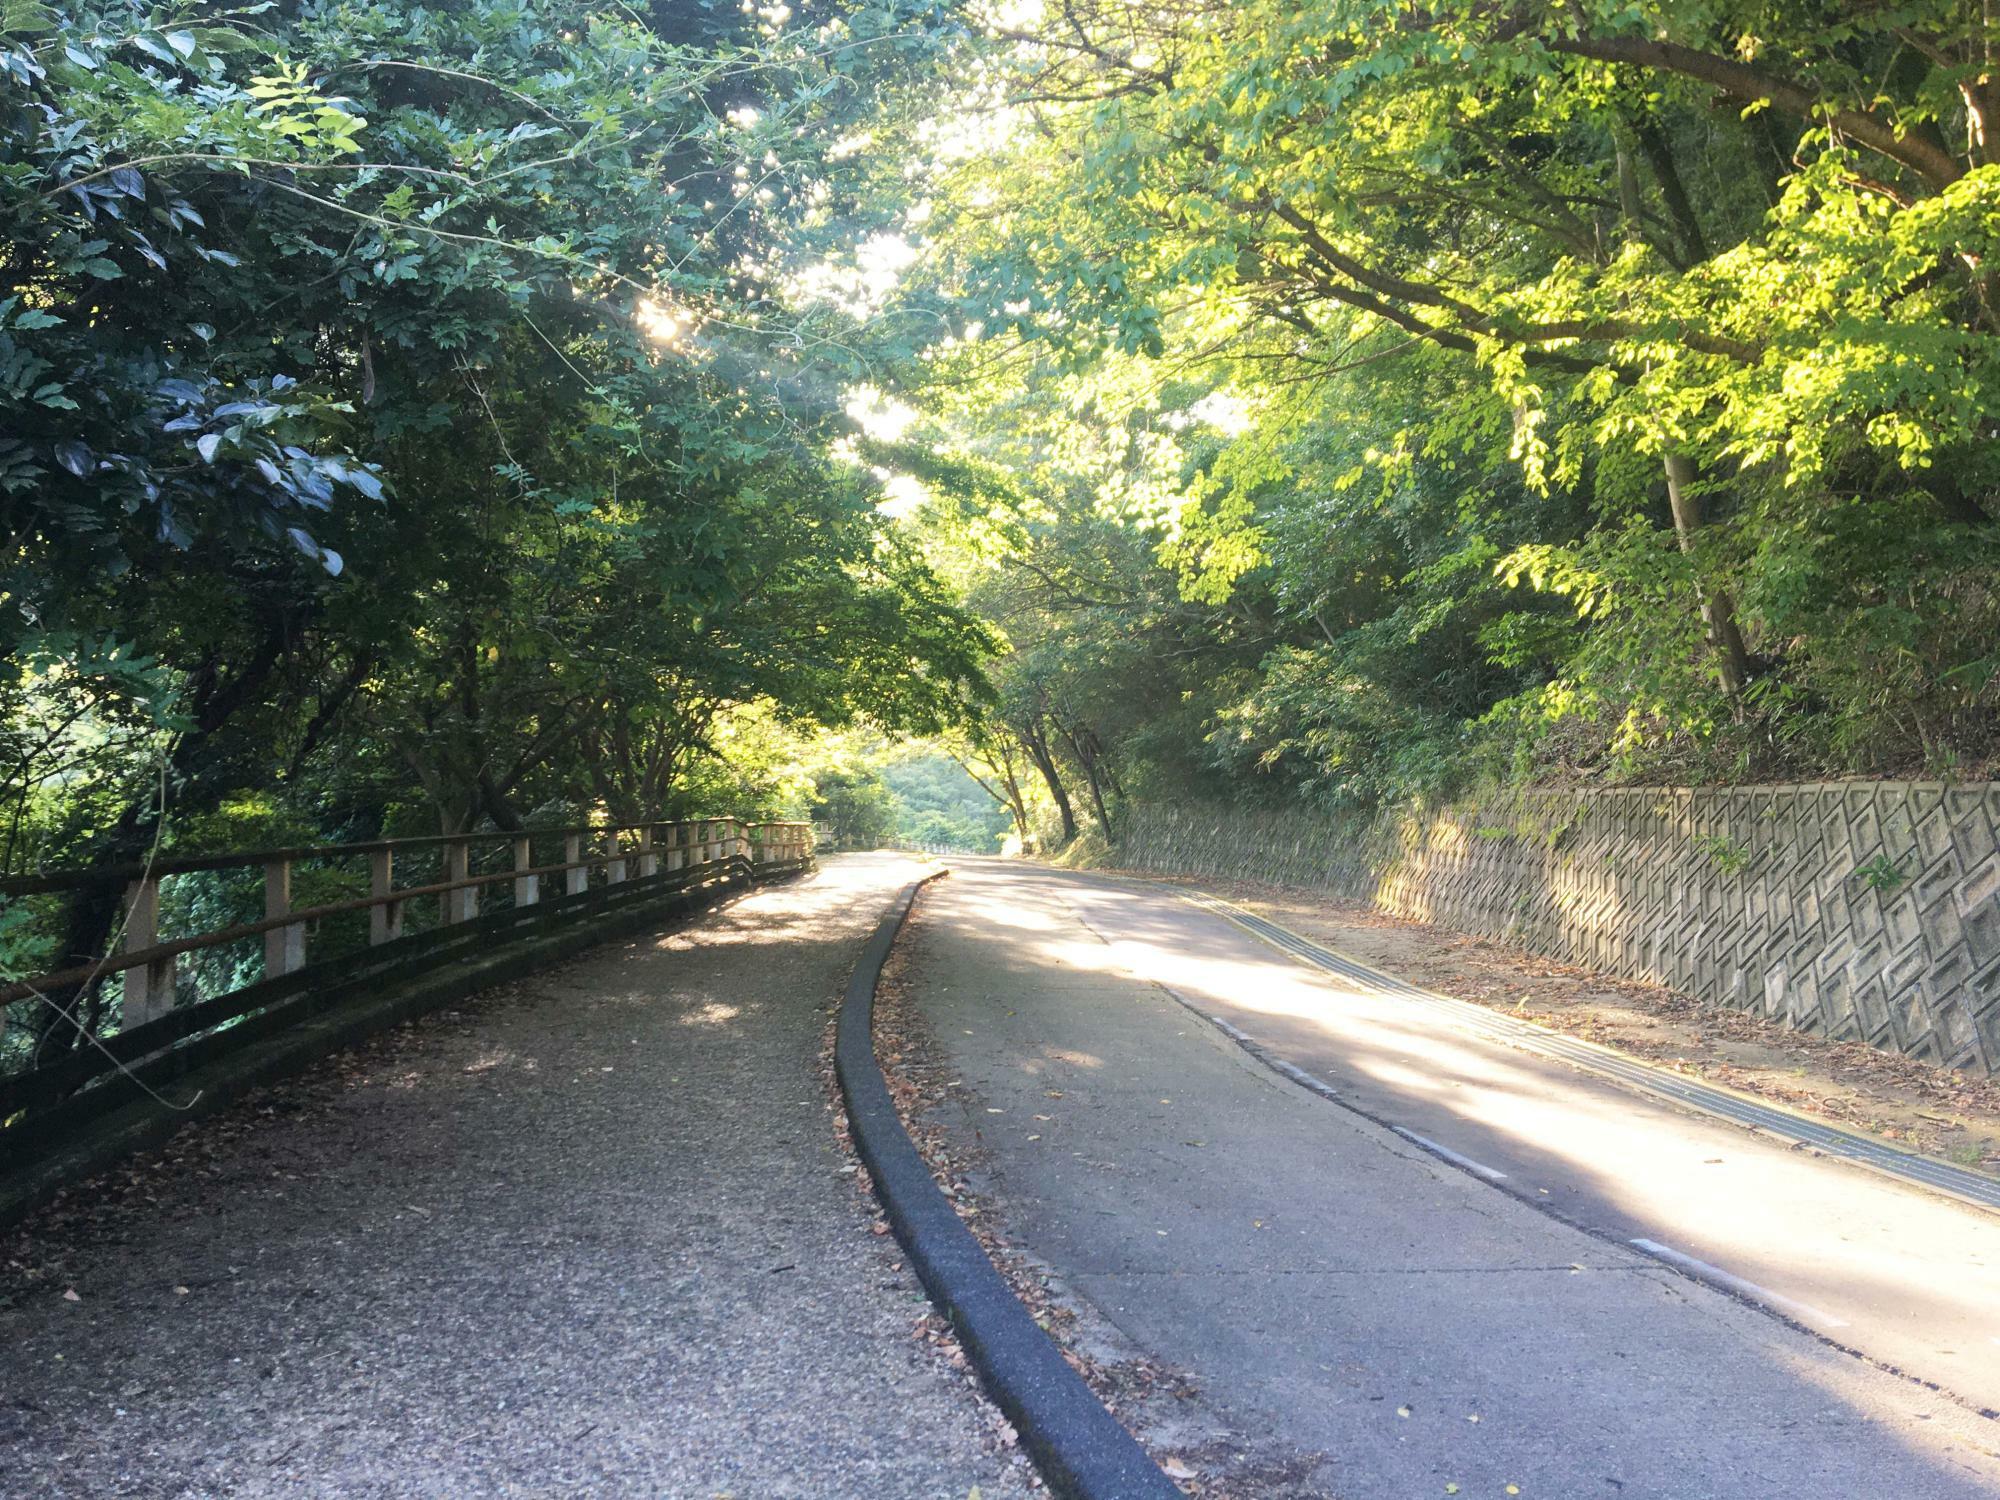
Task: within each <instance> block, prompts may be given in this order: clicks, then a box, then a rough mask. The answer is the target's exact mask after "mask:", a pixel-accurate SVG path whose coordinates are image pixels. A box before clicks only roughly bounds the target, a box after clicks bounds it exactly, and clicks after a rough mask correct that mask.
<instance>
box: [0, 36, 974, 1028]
mask: <svg viewBox="0 0 2000 1500" xmlns="http://www.w3.org/2000/svg"><path fill="white" fill-rule="evenodd" d="M914 39H917V34H916V33H914V32H911V31H910V30H909V29H908V28H907V27H905V26H903V24H902V20H901V18H899V17H898V16H896V15H895V14H892V13H890V12H887V11H883V10H881V9H880V8H876V9H873V10H871V9H868V8H855V7H847V6H828V7H800V8H798V10H797V12H796V13H794V12H793V11H791V10H786V9H784V8H776V9H773V10H771V11H770V12H768V13H766V12H751V11H738V10H736V9H735V8H734V7H731V8H729V9H728V10H727V12H726V13H725V12H722V11H719V10H718V9H717V8H716V7H713V6H710V5H708V4H702V3H688V4H669V3H665V0H662V3H661V4H659V5H658V6H656V7H655V8H654V9H653V10H652V11H651V12H649V13H641V12H638V11H634V10H632V9H630V8H628V7H624V6H594V5H590V4H585V3H579V0H467V3H462V4H453V5H451V6H447V7H442V8H431V7H425V6H418V5H413V4H407V3H403V0H303V3H296V4H286V5H283V6H277V5H273V4H271V3H269V0H263V3H257V4H252V5H248V6H243V7H238V8H229V7H227V6H222V5H214V4H194V3H189V4H181V5H177V6H176V5H168V6H165V7H155V6H152V5H149V4H142V3H137V0H104V3H97V0H82V3H76V4H40V3H36V0H5V6H4V10H0V218H4V220H5V226H6V235H7V238H6V245H5V248H4V250H0V519H4V528H0V532H3V533H4V538H5V554H4V556H0V661H4V666H5V669H4V672H0V740H4V745H0V752H4V754H5V756H6V758H7V760H8V761H9V763H10V764H9V768H8V774H7V777H6V787H7V796H8V805H7V808H6V817H5V820H4V821H0V872H4V873H19V872H22V871H26V870H32V869H35V868H37V867H46V866H50V865H70V864H90V863H99V862H106V861H111V860H115V859H119V858H129V857H132V856H134V855H137V854H141V853H143V852H144V851H146V850H147V849H149V848H152V847H154V846H155V845H156V844H157V843H158V842H160V841H162V840H164V841H165V842H166V843H167V844H168V845H169V846H177V847H180V848H183V849H185V848H189V847H199V846H201V845H204V844H210V845H224V846H235V847H243V846H245V845H249V846H253V847H254V846H255V845H256V844H259V843H265V842H274V841H290V840H294V839H296V840H299V841H325V840H335V839H340V838H355V837H361V838H365V837H370V836H374V835H376V834H378V833H380V832H384V831H386V832H390V833H395V832H435V831H439V830H444V831H455V830H462V829H468V828H473V827H480V826H498V827H501V828H512V827H517V826H520V825H521V824H522V823H523V822H524V821H525V820H529V819H532V818H535V817H537V816H539V817H541V818H542V819H543V820H545V821H546V820H549V819H551V818H553V819H558V820H573V819H574V818H576V817H578V816H582V815H586V814H587V815H593V816H609V817H615V818H635V817H641V816H672V815H675V814H677V813H682V812H686V811H690V810H698V811H702V812H718V811H728V812H731V813H738V814H746V815H749V814H756V813H759V812H781V811H782V812H788V813H791V814H794V815H796V814H799V813H802V812H803V811H804V810H805V807H806V805H807V803H808V801H809V799H810V796H811V792H812V782H811V778H810V777H809V776H806V777H799V776H796V775H778V774H775V773H774V774H769V775H765V774H762V773H753V772H751V771H746V770H741V769H725V770H723V771H720V772H718V770H717V769H716V768H717V766H718V765H719V764H721V763H723V762H726V761H727V760H728V757H729V752H730V750H731V745H732V743H737V742H740V741H737V742H729V736H730V735H731V734H733V733H735V732H736V731H737V730H738V729H740V728H741V726H742V724H743V723H744V722H745V721H744V718H743V716H744V715H745V714H746V713H750V714H751V715H752V719H751V721H750V722H752V723H753V726H755V727H756V732H757V734H761V735H763V736H764V737H765V738H766V739H768V738H769V736H770V734H771V733H773V732H774V730H773V726H776V729H777V730H789V731H790V732H793V733H794V734H796V733H799V732H803V731H806V730H810V729H812V728H813V727H815V726H821V727H824V726H835V727H838V726H844V725H848V724H853V723H857V722H862V721H866V722H868V723H870V724H872V725H874V726H877V727H878V728H880V729H886V730H890V731H896V732H908V733H918V734H926V733H935V732H938V731H941V730H944V729H946V728H949V727H951V726H954V725H956V724H958V723H960V722H962V721H963V720H964V718H965V717H966V714H967V711H968V709H969V708H970V707H971V706H972V705H973V704H975V703H976V702H977V701H978V700H979V698H980V696H981V695H982V693H983V692H984V691H985V688H984V682H983V679H982V675H981V664H982V661H983V659H984V657H985V656H986V655H987V653H988V651H989V649H990V638H989V635H988V632H987V630H986V629H985V627H983V626H982V625H981V624H980V623H979V622H977V621H976V620H974V619H973V618H972V617H970V616H969V615H967V614H966V613H965V612H963V611H962V610H961V609H960V608H959V607H958V606H957V604H956V603H955V601H954V599H953V598H952V597H951V595H950V594H949V592H948V591H947V590H946V588H945V586H944V585H943V583H942V582H941V581H940V580H939V579H938V578H937V577H936V576H935V575H934V574H933V573H932V571H931V570H930V569H929V568H928V566H927V565H926V564H925V563H924V561H923V560H922V558H921V557H920V556H919V554H918V551H917V549H916V547H915V546H914V544H913V543H912V542H911V541H910V540H909V539H908V538H906V537H904V536H902V535H901V534H899V533H898V532H897V531H895V530H894V529H893V528H891V527H889V526H888V525H886V524H885V523H884V521H883V519H882V517H881V516H880V515H879V514H878V512H877V509H876V503H875V498H876V497H875V495H874V493H873V485H874V482H873V480H872V479H871V478H870V476H869V475H867V473H866V472H865V471H862V470H858V469H856V468H854V467H853V466H851V465H846V466H843V465H839V464H836V463H833V462H831V461H830V460H829V458H828V457H827V451H826V450H827V446H828V443H829V442H830V440H831V439H832V438H834V437H835V436H837V435H838V434H839V433H840V432H843V431H845V430H846V429H847V423H846V419H845V418H844V417H843V416H842V415H841V410H840V403H841V398H842V393H843V391H844V390H845V388H846V386H847V384H848V383H849V382H850V381H851V380H853V379H854V378H856V374H857V370H858V369H859V368H860V367H859V365H858V364H857V361H858V360H860V359H861V358H862V357H863V351H862V350H861V349H860V346H859V342H858V338H859V332H860V330H858V329H857V325H856V322H855V319H854V317H853V316H852V315H851V314H850V313H849V312H847V311H844V310H842V309H841V308H840V307H838V306H836V305H833V304H832V303H830V302H828V301H826V300H824V299H822V300H820V301H818V302H813V301H812V300H811V299H809V298H805V297H798V296H792V295H790V294H789V290H788V285H789V283H788V278H789V277H791V276H793V275H794V274H795V272H796V268H797V266H798V265H799V264H800V263H801V261H802V259H803V258H804V257H806V256H808V255H810V254H812V253H814V252H813V246H814V245H815V244H816V243H817V242H818V241H817V240H816V239H815V238H814V236H830V235H831V236H837V235H839V234H844V233H846V232H847V230H846V228H845V226H847V225H848V224H849V223H850V221H851V222H852V223H853V224H854V225H855V226H859V227H857V228H856V230H855V232H856V233H859V232H861V229H863V228H865V226H866V224H867V223H868V222H869V220H868V215H869V214H870V213H872V212H873V211H874V210H873V209H872V208H870V207H869V206H867V205H866V204H863V203H862V202H861V201H860V200H858V199H857V196H856V192H855V188H856V185H857V182H858V177H857V174H858V173H859V172H860V170H861V169H860V167H859V165H858V164H857V163H854V162H852V161H850V160H848V159H847V158H848V153H846V152H845V151H844V148H843V147H842V144H841V143H842V140H843V137H844V134H845V133H846V132H847V131H848V130H849V128H850V125H851V123H852V121H853V120H854V118H855V117H856V116H857V115H858V114H859V113H860V112H861V111H862V110H863V109H865V108H868V107H872V105H873V102H874V101H875V100H876V99H878V98H880V97H882V96H883V91H884V89H885V88H886V87H888V84H889V82H892V81H893V76H894V75H895V72H896V69H897V67H898V66H899V59H900V58H901V56H902V49H904V48H906V47H908V46H910V45H914ZM767 769H768V768H767ZM720 797H727V799H728V805H727V806H726V807H723V806H718V805H717V801H716V800H715V799H717V798H720ZM163 811H164V816H163ZM115 918H116V913H115V911H113V910H112V909H111V907H110V904H109V898H106V899H105V900H104V901H98V902H90V903H85V904H84V905H83V906H82V907H80V908H79V909H77V910H75V911H73V912H71V913H70V914H69V915H68V917H67V919H66V922H67V926H66V929H65V930H62V931H56V932H45V933H43V934H41V942H40V946H39V947H38V948H37V949H36V950H35V951H33V952H30V953H26V954H22V955H14V956H13V957H12V958H10V959H9V962H10V963H12V964H13V965H14V966H15V967H17V968H18V967H21V966H22V965H32V964H34V963H42V962H44V961H46V960H50V959H56V958H59V957H60V956H62V955H70V954H74V955H79V956H85V957H87V956H89V955H90V954H92V953H94V952H96V951H98V950H99V949H100V948H101V946H102V944H103V943H104V942H105V941H106V939H107V935H108V934H109V933H110V932H111V931H112V929H113V925H114V922H115ZM9 930H10V931H12V929H11V928H10V929H9ZM15 936H16V937H20V936H21V935H20V934H18V933H17V934H15ZM50 950H54V951H50ZM45 1019H46V1018H45V1017H37V1020H38V1022H39V1021H40V1020H45Z"/></svg>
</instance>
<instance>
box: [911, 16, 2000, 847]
mask: <svg viewBox="0 0 2000 1500" xmlns="http://www.w3.org/2000/svg"><path fill="white" fill-rule="evenodd" d="M1996 45H2000V33H1996V23H1995V22H1994V21H1993V20H1992V19H1991V17H1990V16H1989V15H1987V14H1986V13H1984V12H1981V11H1979V10H1978V9H1977V8H1976V7H1968V6H1964V5H1960V4H1952V3H1947V0H1919V3H1913V4H1904V5H1897V6H1892V7H1889V8H1887V9H1883V8H1880V7H1869V6H1857V5H1851V4H1839V3H1835V4H1825V5H1813V6H1806V7H1796V6H1775V5H1770V4H1767V3H1763V0H1750V3H1743V4H1724V5H1721V6H1716V5H1710V4H1702V5H1692V4H1684V3H1680V0H1649V3H1646V4H1642V5H1639V6H1636V7H1635V6H1629V5H1605V4H1594V3H1585V4H1583V5H1581V6H1579V5H1574V4H1561V5H1556V4H1548V3H1542V0H1525V3H1516V4H1508V5H1503V6H1492V5H1487V4H1479V5H1472V4H1462V3H1447V4H1445V5H1443V6H1442V7H1440V6H1438V5H1425V6H1421V7H1418V6H1413V5H1410V4H1408V3H1406V0H1330V3H1324V4H1315V5H1310V6H1298V5H1292V4H1286V3H1281V0H1230V3H1222V0H1175V3H1172V4H1137V3H1128V0H1048V3H1047V4H1046V5H1042V6H1026V7H1024V6H1009V7H994V8H993V10H992V11H991V13H990V15H989V24H988V25H987V26H986V28H985V30H984V33H983V35H981V36H980V37H978V38H976V39H972V40H969V41H967V42H966V43H965V46H964V52H963V56H962V59H961V61H960V63H959V65H958V66H957V67H956V69H955V70H954V76H955V77H956V78H958V79H960V80H963V81H962V82H961V84H960V86H959V89H958V92H957V94H956V95H955V99H956V103H955V105H954V107H952V108H950V109H947V110H941V111H939V112H938V113H937V115H936V116H935V117H934V119H933V121H932V123H931V126H930V128H929V129H928V131H927V132H915V131H913V132H907V134H908V135H911V136H914V137H916V138H918V139H922V140H926V141H928V142H929V144H930V149H929V151H928V152H927V153H926V157H925V161H924V170H923V173H922V174H921V176H920V179H919V180H920V182H921V188H920V197H921V199H922V201H921V204H920V211H919V212H918V213H915V214H913V215H912V216H911V219H910V228H909V232H910V234H911V235H912V236H913V237H920V238H921V240H922V242H923V244H924V245H925V247H926V248H927V249H928V251H929V254H928V256H927V257H926V260H925V264H924V268H923V271H922V273H921V280H920V281H919V282H917V283H914V284H913V285H912V288H911V295H912V297H913V298H917V299H921V300H923V301H924V302H925V304H926V305H928V306H931V307H933V308H934V309H935V310H936V311H937V312H938V314H939V316H940V317H942V318H944V319H945V320H947V321H948V322H949V324H950V326H951V329H952V335H951V337H950V338H949V339H946V340H944V341H942V342H941V343H939V344H938V345H937V346H936V347H934V348H933V349H932V350H931V351H930V352H929V354H928V355H927V357H926V360H925V362H924V363H923V365H922V367H921V368H920V369H919V370H917V371H916V372H914V374H913V375H912V377H911V379H910V381H909V383H908V392H909V393H910V399H911V400H912V401H914V402H917V403H918V404H919V405H920V406H921V407H922V409H923V413H924V423H923V425H921V426H918V427H915V428H913V429H911V430H910V431H909V432H907V433H906V434H904V435H902V442H901V446H900V449H898V450H888V449H885V450H884V451H883V452H881V453H880V454H879V455H878V458H879V460H880V461H881V462H882V463H883V464H884V465H888V466H893V467H899V468H902V469H903V470H905V471H906V472H908V473H910V474H912V475H913V476H916V477H917V478H919V479H921V480H922V481H923V482H924V483H925V485H926V486H927V487H928V490H929V492H930V496H931V498H930V500H929V501H928V503H927V504H926V505H925V506H923V507H922V508H921V509H920V510H919V524H920V530H922V532H923V533H924V534H925V536H926V537H927V541H928V545H929V546H930V547H931V549H932V551H933V555H934V556H937V557H938V558H939V559H940V560H941V562H942V565H943V566H945V567H946V569H947V571H954V572H955V574H956V576H959V577H960V578H961V580H962V581H963V582H965V584H966V586H967V587H968V589H969V591H970V596H971V597H972V598H973V599H974V601H975V602H976V603H977V604H978V605H979V607H980V608H981V609H982V611H983V612H985V613H986V614H987V615H988V616H989V617H990V618H992V619H993V620H995V622H996V623H997V624H998V625H999V627H1000V628H1001V629H1002V631H1003V632H1004V633H1005V634H1006V635H1007V636H1008V637H1009V638H1010V639H1011V640H1012V642H1013V644H1014V646H1015V647H1016V650H1015V651H1014V653H1013V654H1012V655H1011V656H1010V657H1009V658H1007V659H1006V661H1005V662H1003V663H1002V667H1001V674H1000V683H1001V688H1002V714H1001V720H1002V722H1003V723H1004V724H1005V725H1006V726H1007V728H1008V729H1009V730H1010V731H1011V738H1012V742H1013V745H1014V747H1015V748H1016V749H1017V750H1018V753H1019V754H1020V755H1021V756H1022V757H1024V758H1025V760H1026V761H1027V762H1028V763H1029V764H1030V766H1031V767H1032V770H1031V772H1030V781H1031V783H1040V784H1041V785H1042V786H1043V787H1044V789H1045V792H1046V796H1047V798H1048V800H1049V801H1050V802H1052V803H1062V804H1067V805H1062V806H1054V807H1052V810H1051V812H1050V820H1051V822H1052V823H1053V824H1055V825H1057V826H1056V830H1055V831H1056V832H1057V835H1058V836H1060V835H1061V833H1062V832H1063V831H1065V830H1066V829H1068V828H1070V827H1073V826H1075V825H1076V824H1077V823H1078V822H1079V820H1080V819H1082V818H1083V817H1084V816H1085V809H1086V808H1088V809H1089V815H1090V816H1091V817H1092V818H1099V819H1102V818H1108V819H1110V820H1115V818H1116V803H1117V800H1118V797H1119V795H1120V788H1121V785H1132V786H1136V787H1137V789H1138V790H1141V791H1145V792H1150V793H1160V792H1177V791H1181V790H1186V789H1188V788H1191V787H1192V788H1198V789H1201V790H1203V791H1205V792H1208V793H1221V794H1228V795H1269V796H1274V797H1288V796H1292V795H1295V794H1296V793H1297V792H1298V791H1299V790H1301V789H1303V790H1304V791H1306V792H1308V793H1309V794H1311V795H1314V796H1317V797H1319V798H1322V799H1325V800H1328V801H1333V802H1343V801H1356V800H1373V799H1379V798H1382V797H1385V796H1386V797H1398V796H1406V795H1410V794H1413V793H1422V792H1428V791H1433V790H1436V789H1439V788H1442V787H1448V786H1450V785H1451V784H1453V783H1454V782H1456V781H1460V780H1462V779H1464V778H1467V777H1470V776H1476V775H1526V776H1564V777H1614V778H1635V777H1636V778H1642V779H1739V778H1745V777H1752V778H1772V777H1783V776H1792V775H1820V774H1828V773H1831V774H1849V773H1855V772H1860V773H1882V772H1887V771H1894V772H1907V773H1918V774H1930V775H1943V776H1954V775H1963V774H1968V773H1972V772H1976V771H1977V770H1978V769H1979V768H1980V767H1981V766H1983V765H1986V764H1989V763H1990V757H1991V755H1992V754H1993V751H1994V748H1995V736H1994V731H1995V709H1996V701H2000V684H1996V680H1995V679H1996V675H1997V673H1996V669H2000V650H1996V645H1997V644H2000V592H1997V591H1996V585H2000V529H1996V526H1995V524H1994V523H1995V518H1996V516H2000V457H1996V455H2000V447H1996V444H1995V442H1994V438H1995V436H1996V417H2000V301H1997V300H1996V298H2000V283H1996V281H1995V277H1994V271H1993V267H1994V264H1995V261H1994V252H1995V251H1996V250H2000V239H1997V238H1996V237H2000V139H1996V138H1995V137H1994V136H1993V134H1992V131H1993V130H1994V129H1995V128H2000V127H1996V125H1995V123H1994V109H1995V107H1996V103H2000V83H1996V80H1995V77H1994V67H1995V63H1994V52H1995V47H1996ZM891 165H892V166H893V168H894V171H895V175H896V179H897V182H898V183H899V184H901V183H903V182H906V181H907V180H909V179H910V178H911V177H912V176H913V175H916V174H914V173H913V169H912V168H911V167H910V165H909V164H908V163H907V162H906V161H904V160H902V159H901V157H900V156H898V158H896V159H895V160H894V161H893V162H892V163H891ZM900 190H901V191H905V192H907V188H901V189H900ZM1045 762H1046V764H1045ZM1059 782H1060V785H1058V783H1059ZM1100 804H1102V805H1103V807H1104V808H1106V809H1107V811H1105V812H1100V811H1099V807H1100Z"/></svg>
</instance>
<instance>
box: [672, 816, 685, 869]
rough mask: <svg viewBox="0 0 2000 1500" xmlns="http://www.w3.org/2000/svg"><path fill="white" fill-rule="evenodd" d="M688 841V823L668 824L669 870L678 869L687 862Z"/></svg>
mask: <svg viewBox="0 0 2000 1500" xmlns="http://www.w3.org/2000/svg"><path fill="white" fill-rule="evenodd" d="M686 843H687V824H685V823H669V824H668V825H667V869H668V870H669V871H674V870H678V869H680V867H681V866H682V865H684V864H686V863H687V850H686V848H685V847H684V846H685V845H686Z"/></svg>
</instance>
